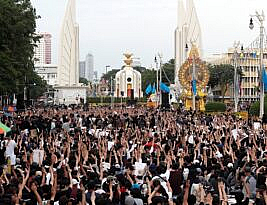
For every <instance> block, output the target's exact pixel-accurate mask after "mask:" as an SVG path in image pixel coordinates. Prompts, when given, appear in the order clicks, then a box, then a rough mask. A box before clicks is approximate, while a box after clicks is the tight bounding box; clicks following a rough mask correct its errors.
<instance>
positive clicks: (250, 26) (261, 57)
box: [249, 11, 265, 119]
mask: <svg viewBox="0 0 267 205" xmlns="http://www.w3.org/2000/svg"><path fill="white" fill-rule="evenodd" d="M253 17H257V19H258V21H259V22H260V69H259V71H260V73H259V81H260V116H259V117H260V118H261V119H262V118H263V114H264V83H263V31H264V26H263V22H264V20H265V16H264V13H263V11H262V14H261V15H260V14H259V13H258V12H257V11H256V15H253V16H251V18H250V23H249V28H250V29H251V30H252V29H253V28H254V24H253Z"/></svg>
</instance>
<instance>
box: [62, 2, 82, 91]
mask: <svg viewBox="0 0 267 205" xmlns="http://www.w3.org/2000/svg"><path fill="white" fill-rule="evenodd" d="M59 39H60V40H59V62H58V63H59V64H58V84H59V85H60V86H73V85H76V86H78V83H79V26H78V24H77V23H76V4H75V0H68V4H67V7H66V11H65V15H64V19H63V23H62V27H61V32H60V38H59Z"/></svg>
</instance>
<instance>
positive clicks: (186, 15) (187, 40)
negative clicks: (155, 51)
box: [175, 0, 202, 88]
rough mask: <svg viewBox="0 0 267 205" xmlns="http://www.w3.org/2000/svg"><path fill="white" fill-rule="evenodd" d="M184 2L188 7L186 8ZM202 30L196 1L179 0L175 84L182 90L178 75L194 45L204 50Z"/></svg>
mask: <svg viewBox="0 0 267 205" xmlns="http://www.w3.org/2000/svg"><path fill="white" fill-rule="evenodd" d="M184 2H185V3H186V6H184V5H185V4H184ZM201 41H202V40H201V29H200V24H199V20H198V17H197V12H196V8H195V5H194V0H186V1H184V0H178V26H177V28H176V30H175V84H176V86H177V87H178V88H180V83H179V78H178V73H179V69H180V67H181V65H182V64H183V63H184V61H185V60H186V58H187V57H188V56H187V55H188V52H187V51H190V50H191V47H192V44H195V46H196V47H197V48H198V49H199V51H200V57H201V50H202V43H201Z"/></svg>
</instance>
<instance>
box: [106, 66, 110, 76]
mask: <svg viewBox="0 0 267 205" xmlns="http://www.w3.org/2000/svg"><path fill="white" fill-rule="evenodd" d="M108 68H110V65H106V74H107V73H108Z"/></svg>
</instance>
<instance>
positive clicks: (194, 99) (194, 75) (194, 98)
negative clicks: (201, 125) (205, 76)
mask: <svg viewBox="0 0 267 205" xmlns="http://www.w3.org/2000/svg"><path fill="white" fill-rule="evenodd" d="M195 61H196V60H195V53H193V75H192V80H193V81H192V82H193V83H192V86H194V84H195V80H196V62H195ZM192 91H193V111H196V95H195V93H194V90H193V89H192Z"/></svg>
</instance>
